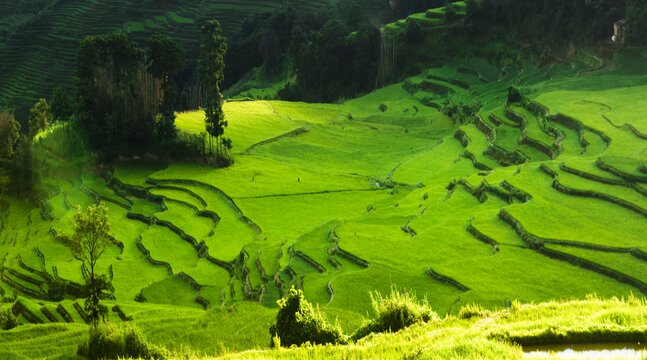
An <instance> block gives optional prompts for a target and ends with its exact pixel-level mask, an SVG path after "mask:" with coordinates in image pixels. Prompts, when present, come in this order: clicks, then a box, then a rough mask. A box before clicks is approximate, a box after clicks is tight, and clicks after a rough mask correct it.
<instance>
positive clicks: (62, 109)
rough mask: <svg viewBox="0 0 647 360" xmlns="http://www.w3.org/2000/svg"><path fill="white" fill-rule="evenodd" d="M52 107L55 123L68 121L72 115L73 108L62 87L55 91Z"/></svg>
mask: <svg viewBox="0 0 647 360" xmlns="http://www.w3.org/2000/svg"><path fill="white" fill-rule="evenodd" d="M50 107H51V110H52V120H54V121H67V120H68V119H69V117H70V116H71V115H72V106H71V105H70V101H69V100H68V98H67V93H66V92H65V90H64V89H63V87H62V86H59V87H57V88H56V90H54V93H53V94H52V100H51V104H50Z"/></svg>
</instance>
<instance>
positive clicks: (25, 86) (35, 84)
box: [0, 0, 328, 105]
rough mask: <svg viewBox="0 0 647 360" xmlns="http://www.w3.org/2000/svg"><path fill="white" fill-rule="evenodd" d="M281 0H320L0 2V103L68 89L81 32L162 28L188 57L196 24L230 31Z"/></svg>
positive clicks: (311, 4)
mask: <svg viewBox="0 0 647 360" xmlns="http://www.w3.org/2000/svg"><path fill="white" fill-rule="evenodd" d="M282 3H285V5H286V6H288V7H291V8H295V9H315V8H317V7H320V6H323V5H326V4H327V3H328V2H327V0H308V1H304V0H290V1H287V2H282V1H279V0H263V1H252V0H231V1H211V0H204V1H152V0H147V1H130V0H129V1H115V0H108V1H80V0H71V1H67V0H66V1H62V0H56V1H40V2H34V3H33V4H31V6H26V5H25V4H24V3H23V2H6V4H3V5H0V6H1V8H0V14H3V15H1V16H0V31H2V32H0V35H2V36H0V59H1V60H2V61H0V73H2V74H3V76H2V78H1V79H0V104H4V103H5V102H6V103H7V104H8V105H17V104H22V103H23V102H28V103H33V102H34V99H37V98H38V97H49V96H51V93H52V91H53V89H54V88H55V87H56V86H58V85H62V86H65V87H66V88H67V89H70V90H71V89H72V86H73V85H74V66H75V62H76V50H77V48H78V45H79V42H80V40H81V39H82V38H83V37H84V36H86V35H94V34H104V33H112V32H124V33H127V34H129V36H130V37H131V38H132V39H134V40H136V41H140V42H142V41H144V40H145V39H146V38H148V37H149V36H150V35H152V34H156V33H163V34H166V35H168V36H170V37H172V38H174V39H176V40H177V41H179V42H180V43H181V44H182V45H183V46H184V48H185V49H186V51H187V54H186V56H187V58H188V59H189V63H193V62H195V59H196V58H197V52H198V50H199V41H200V26H201V24H203V23H204V22H205V21H206V20H208V19H214V18H215V19H218V20H219V21H220V22H221V23H222V26H223V29H224V31H225V33H226V34H233V33H235V32H237V31H238V30H239V28H240V25H241V24H242V22H243V21H244V20H245V19H246V18H247V17H248V16H250V15H253V14H255V13H258V12H264V11H271V10H274V9H276V8H278V7H280V6H281V4H282Z"/></svg>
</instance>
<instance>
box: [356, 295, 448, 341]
mask: <svg viewBox="0 0 647 360" xmlns="http://www.w3.org/2000/svg"><path fill="white" fill-rule="evenodd" d="M371 302H372V304H373V310H374V311H375V313H376V315H377V316H376V318H375V319H373V320H371V321H369V322H368V323H366V324H365V325H363V326H362V327H360V328H359V329H357V330H356V331H355V333H354V334H353V336H352V337H351V338H352V339H353V340H359V339H361V338H363V337H366V336H368V335H369V334H372V333H383V332H397V331H399V330H402V329H404V328H407V327H409V326H411V325H413V324H417V323H425V322H429V321H431V320H436V319H437V318H438V315H437V314H436V313H435V312H434V311H433V310H431V308H430V307H429V304H428V303H427V299H424V300H422V301H419V300H418V299H417V298H416V296H415V294H414V293H413V292H409V291H406V290H405V291H402V292H400V291H398V290H397V289H396V288H395V287H392V288H391V294H390V295H389V296H388V297H383V296H382V294H380V293H379V292H375V293H371Z"/></svg>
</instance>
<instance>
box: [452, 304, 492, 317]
mask: <svg viewBox="0 0 647 360" xmlns="http://www.w3.org/2000/svg"><path fill="white" fill-rule="evenodd" d="M490 313H491V312H490V310H487V309H484V308H483V307H482V306H480V305H474V304H468V305H465V306H463V307H462V308H461V310H460V311H459V312H458V318H459V319H471V318H484V317H487V316H488V315H490Z"/></svg>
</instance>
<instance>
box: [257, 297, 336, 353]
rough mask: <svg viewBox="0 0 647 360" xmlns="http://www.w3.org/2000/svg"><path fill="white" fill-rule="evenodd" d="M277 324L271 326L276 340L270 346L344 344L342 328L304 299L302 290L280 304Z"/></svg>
mask: <svg viewBox="0 0 647 360" xmlns="http://www.w3.org/2000/svg"><path fill="white" fill-rule="evenodd" d="M278 305H279V312H278V314H277V315H276V324H273V325H272V326H270V335H271V336H272V338H273V339H275V340H273V341H272V343H271V344H270V346H272V347H274V346H275V344H276V345H277V346H280V345H282V346H291V345H301V344H303V343H305V342H310V343H311V344H344V343H346V336H345V335H344V334H343V333H342V331H341V328H339V326H332V325H331V324H330V323H329V322H327V321H326V319H325V318H324V317H323V315H322V314H321V313H320V312H319V311H315V310H313V308H312V305H311V304H310V303H309V302H308V301H306V299H305V298H304V297H303V292H302V291H301V290H295V289H294V287H292V288H291V289H290V292H289V294H288V296H287V297H285V298H283V299H281V300H279V301H278Z"/></svg>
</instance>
